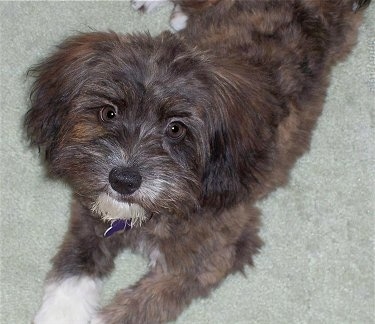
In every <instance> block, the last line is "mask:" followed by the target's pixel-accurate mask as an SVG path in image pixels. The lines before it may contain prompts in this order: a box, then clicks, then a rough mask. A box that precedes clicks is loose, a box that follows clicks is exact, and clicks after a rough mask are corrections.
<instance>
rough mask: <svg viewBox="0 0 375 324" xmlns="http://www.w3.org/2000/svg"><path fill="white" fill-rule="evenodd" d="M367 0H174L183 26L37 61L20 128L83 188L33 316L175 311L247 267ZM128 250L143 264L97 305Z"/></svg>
mask: <svg viewBox="0 0 375 324" xmlns="http://www.w3.org/2000/svg"><path fill="white" fill-rule="evenodd" d="M369 2H370V1H369V0H338V1H316V0H289V1H284V0H280V1H277V0H274V1H259V0H247V1H229V0H222V1H219V0H216V1H214V0H210V1H208V0H207V1H184V0H176V1H174V3H175V5H176V6H178V10H179V12H183V13H184V15H185V16H186V17H187V18H188V19H185V23H186V28H184V29H182V30H181V31H180V32H178V33H176V34H172V33H170V32H164V33H162V34H161V35H159V36H157V37H151V36H150V35H149V34H135V35H120V34H116V33H114V32H108V33H106V32H95V33H87V34H79V35H77V36H73V37H71V38H68V39H67V40H66V41H64V42H63V43H62V44H61V45H59V47H58V48H57V50H56V51H55V53H53V54H52V55H51V56H50V57H49V58H47V59H46V60H44V61H43V62H42V63H41V64H39V65H38V66H36V67H34V68H33V69H32V70H31V72H32V74H33V75H34V76H35V78H36V79H35V83H34V85H33V89H32V94H31V107H30V110H29V111H28V113H27V115H26V118H25V127H26V131H27V134H28V136H29V138H30V140H31V143H32V145H34V146H37V147H39V148H40V149H41V151H42V152H44V154H43V156H44V160H45V162H46V163H45V164H46V168H47V170H48V173H49V175H50V176H51V177H54V178H57V179H61V180H63V181H65V182H66V183H68V184H69V185H70V186H71V188H72V191H73V199H72V207H71V219H70V226H69V230H68V232H67V233H66V235H65V238H64V240H63V243H62V245H61V247H60V249H59V251H58V253H57V254H56V256H55V257H54V259H53V267H52V270H51V272H50V273H49V274H48V277H47V281H46V288H45V296H44V299H43V304H42V306H41V308H40V310H39V312H38V313H37V315H36V317H35V319H34V323H35V324H44V323H48V324H52V323H77V324H84V323H92V324H98V323H106V324H115V323H117V324H119V323H162V322H167V321H171V320H174V319H176V318H177V316H178V315H179V314H180V313H181V312H182V310H183V309H184V308H185V307H187V306H188V305H189V304H190V303H191V301H192V300H193V299H194V298H197V297H205V296H207V295H208V294H209V293H210V291H211V290H212V289H213V288H215V287H217V286H218V285H219V284H220V283H221V282H222V281H223V280H224V278H225V277H226V276H227V275H229V274H231V273H235V272H237V271H243V270H244V267H245V266H247V265H252V264H253V256H254V255H255V254H256V253H258V252H259V249H260V248H261V246H262V241H261V239H260V238H259V236H258V231H259V224H260V222H259V211H258V210H257V209H256V208H255V207H254V203H255V202H256V201H257V200H258V199H260V198H262V197H264V196H265V195H266V194H267V193H269V192H270V191H272V190H274V189H275V188H276V187H278V186H281V185H284V184H285V183H286V181H287V177H288V172H289V170H290V168H291V167H292V166H293V164H294V163H295V161H296V159H297V158H298V157H299V156H301V154H302V153H303V152H305V151H306V150H307V149H308V146H309V142H310V137H311V131H312V129H313V128H314V126H315V123H316V120H317V118H318V116H319V115H320V113H321V110H322V107H323V103H324V99H325V95H326V91H327V86H328V80H329V74H330V71H331V68H332V66H333V65H334V64H335V63H336V62H337V61H339V60H342V59H343V58H345V57H346V56H347V54H348V53H349V52H350V50H351V48H352V46H353V44H354V43H355V40H356V34H357V29H358V26H359V24H360V21H361V18H362V12H363V8H365V7H366V6H367V5H368V4H369ZM136 4H137V3H135V5H136ZM150 4H151V2H150V3H149V2H145V1H143V2H142V3H141V5H139V4H138V7H139V8H140V9H142V8H143V9H144V7H143V6H147V5H150ZM182 27H184V26H182ZM177 29H178V28H177ZM124 248H130V249H131V250H133V251H138V252H141V253H142V254H143V255H144V256H145V257H147V258H149V260H150V268H149V271H148V273H147V274H146V275H144V277H143V278H142V279H140V280H139V281H138V282H137V283H136V284H135V285H133V286H132V287H130V288H128V289H123V290H120V291H119V292H118V293H117V295H116V296H115V297H114V299H113V300H112V301H111V303H110V304H109V305H107V306H105V307H103V308H99V307H98V304H99V293H100V285H101V282H102V280H103V279H105V278H106V277H107V276H108V275H109V274H110V273H111V271H112V270H113V267H114V259H115V257H116V256H117V255H118V254H119V253H120V252H121V251H122V250H123V249H124Z"/></svg>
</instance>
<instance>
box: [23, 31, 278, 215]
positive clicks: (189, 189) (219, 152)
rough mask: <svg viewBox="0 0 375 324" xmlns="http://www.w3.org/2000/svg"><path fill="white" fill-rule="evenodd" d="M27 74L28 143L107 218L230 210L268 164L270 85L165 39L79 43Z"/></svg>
mask: <svg viewBox="0 0 375 324" xmlns="http://www.w3.org/2000/svg"><path fill="white" fill-rule="evenodd" d="M31 72H32V73H33V75H34V76H35V77H36V80H35V83H34V87H33V91H32V95H31V108H30V110H29V111H28V113H27V115H26V119H25V126H26V130H27V134H28V136H29V138H30V139H31V142H32V143H33V144H34V145H37V146H39V147H40V148H41V149H42V150H43V152H45V159H46V162H47V166H48V170H49V172H50V174H51V175H53V176H56V177H59V178H63V179H65V180H66V181H67V182H68V183H69V184H70V185H71V186H72V188H73V191H74V192H76V193H77V196H78V197H80V198H81V200H82V202H83V203H85V204H87V206H90V207H91V208H92V209H93V210H94V211H95V212H97V213H98V214H101V215H102V217H104V218H107V219H114V218H122V217H129V215H130V217H133V218H134V217H143V216H144V215H145V214H146V215H147V214H148V213H167V214H171V215H178V214H182V215H188V214H190V213H191V212H192V211H196V210H197V209H200V208H203V209H204V208H215V209H216V208H218V209H220V208H226V207H230V206H232V205H233V204H235V203H237V202H238V201H239V200H241V199H243V198H244V197H245V196H246V195H247V194H248V191H249V190H251V184H252V183H253V182H254V181H257V177H258V176H259V174H260V173H261V169H262V167H263V166H264V165H267V163H268V162H267V161H268V158H269V151H270V150H269V148H270V144H271V143H272V140H271V139H272V137H273V129H274V127H273V126H272V127H271V126H270V125H272V124H274V123H275V120H276V119H277V118H276V117H275V114H274V113H271V110H272V109H271V106H272V105H273V104H274V103H273V102H272V100H273V99H272V97H271V96H270V95H269V92H268V90H265V89H267V88H268V86H267V84H266V78H265V76H264V75H262V74H261V73H260V72H259V71H256V68H254V70H251V71H250V70H247V71H244V70H243V68H241V67H240V66H238V65H236V64H235V63H234V60H230V59H225V60H221V61H220V62H218V61H214V60H212V59H211V58H210V55H209V54H207V53H206V54H203V53H200V52H198V51H196V50H194V49H191V48H189V46H188V45H185V44H184V43H183V42H182V41H181V40H180V39H179V38H178V37H177V36H175V35H172V34H170V33H163V34H161V35H160V36H158V37H156V38H152V37H151V36H149V35H145V34H142V35H126V36H124V35H118V34H115V33H88V34H81V35H78V36H76V37H73V38H69V39H67V40H66V41H65V42H64V43H62V44H61V45H60V46H59V47H58V49H57V51H56V52H55V53H54V54H53V55H52V56H50V57H49V58H48V59H46V60H45V61H43V62H42V63H41V64H40V65H38V66H36V67H35V68H33V69H32V70H31ZM124 214H126V216H124Z"/></svg>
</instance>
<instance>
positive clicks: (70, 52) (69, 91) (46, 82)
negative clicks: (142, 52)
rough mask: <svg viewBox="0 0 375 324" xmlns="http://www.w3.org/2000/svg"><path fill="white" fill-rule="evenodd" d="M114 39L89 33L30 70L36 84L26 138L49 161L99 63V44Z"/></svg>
mask: <svg viewBox="0 0 375 324" xmlns="http://www.w3.org/2000/svg"><path fill="white" fill-rule="evenodd" d="M111 37H112V38H113V37H116V35H115V34H114V33H87V34H79V35H77V36H74V37H71V38H68V39H67V40H65V41H64V42H63V43H62V44H61V45H59V46H58V47H57V49H56V51H55V52H54V53H53V54H52V55H51V56H50V57H48V58H47V59H45V60H44V61H42V62H41V63H40V64H38V65H36V66H34V67H33V68H31V69H30V70H29V72H28V75H29V76H32V77H34V78H35V81H34V83H33V86H32V90H31V95H30V109H29V111H28V112H27V114H26V116H25V121H24V125H25V130H26V135H27V137H28V138H29V139H30V142H31V144H32V145H36V146H38V147H39V148H40V149H42V150H43V151H45V154H46V159H47V160H48V159H49V153H50V152H51V150H52V148H53V147H54V146H55V144H56V142H57V138H58V134H59V131H60V128H61V125H62V124H63V122H64V117H65V115H66V114H67V112H68V108H69V106H70V104H71V102H72V100H73V99H74V98H75V97H76V96H77V95H78V94H79V92H80V90H81V88H82V85H83V84H84V82H85V79H86V78H87V71H88V70H89V65H90V64H91V65H92V64H95V62H94V60H93V57H94V56H95V52H97V51H98V50H99V49H98V48H99V47H100V46H99V45H98V44H100V43H101V42H102V43H104V40H106V41H107V42H108V39H109V38H111Z"/></svg>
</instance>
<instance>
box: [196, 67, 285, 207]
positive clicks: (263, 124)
mask: <svg viewBox="0 0 375 324" xmlns="http://www.w3.org/2000/svg"><path fill="white" fill-rule="evenodd" d="M212 73H213V80H212V84H213V87H212V88H213V109H212V110H213V112H214V115H213V116H211V118H210V119H211V120H213V123H212V125H211V127H210V132H211V134H210V154H209V158H208V160H207V161H206V165H205V168H204V174H203V197H202V200H203V201H202V204H203V205H204V206H209V207H212V208H218V209H221V208H229V207H231V206H233V205H234V204H236V203H238V202H239V201H241V200H242V199H243V198H244V197H246V196H248V195H249V192H250V191H251V189H252V185H253V184H254V183H258V182H260V181H261V178H262V174H263V173H264V172H265V171H266V170H267V169H268V168H269V167H270V164H271V163H272V153H273V152H274V147H273V144H274V135H275V130H276V127H277V125H278V123H279V121H280V119H281V118H282V115H283V114H285V109H284V107H282V105H281V104H280V101H278V100H277V98H276V97H275V95H274V92H273V91H272V89H271V86H270V84H269V83H268V82H267V76H266V75H265V74H264V72H261V71H260V69H259V70H258V69H257V68H256V67H251V68H250V67H249V68H247V69H245V68H244V67H243V66H241V65H240V64H236V63H235V62H233V61H230V60H228V61H226V62H221V64H220V65H216V66H215V67H214V68H213V70H212Z"/></svg>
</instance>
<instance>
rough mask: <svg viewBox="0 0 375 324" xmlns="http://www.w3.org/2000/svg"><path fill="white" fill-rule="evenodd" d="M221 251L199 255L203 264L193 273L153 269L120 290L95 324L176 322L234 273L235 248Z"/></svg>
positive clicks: (95, 319) (194, 266) (195, 268)
mask: <svg viewBox="0 0 375 324" xmlns="http://www.w3.org/2000/svg"><path fill="white" fill-rule="evenodd" d="M219 251H220V252H212V253H210V254H208V255H206V256H205V257H203V256H197V257H198V258H199V259H200V260H201V261H200V262H199V263H198V264H195V265H192V266H191V268H190V269H189V270H188V269H186V268H185V269H184V270H182V269H180V271H179V270H178V269H175V270H173V271H168V270H167V269H165V268H164V267H163V266H160V267H155V268H152V269H151V270H150V272H148V273H147V274H146V275H145V276H144V277H143V278H142V279H141V280H139V281H138V283H136V284H135V285H134V286H132V287H130V288H128V289H123V290H120V291H119V292H118V293H117V294H116V296H115V297H114V299H113V300H112V302H111V303H110V304H109V305H107V306H106V307H104V308H103V309H102V310H100V311H99V312H98V316H97V317H95V318H94V319H93V321H92V322H91V324H119V323H122V324H125V323H126V324H158V323H166V322H169V321H173V320H175V319H176V318H177V317H178V316H179V315H180V313H181V312H182V311H183V310H184V309H185V308H186V307H187V306H188V305H189V304H190V303H191V301H192V300H193V299H195V298H198V297H206V296H207V295H208V294H209V292H210V291H211V290H212V289H213V288H215V287H216V286H217V285H218V284H219V283H220V282H221V281H222V280H223V279H224V278H225V277H226V276H227V274H228V273H229V272H230V269H231V268H232V266H233V255H234V253H233V249H232V248H230V247H228V248H225V247H224V248H223V249H219ZM181 263H183V262H181ZM219 264H220V266H219Z"/></svg>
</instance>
